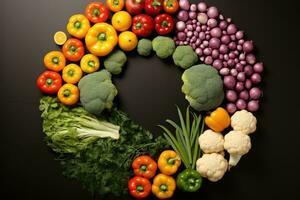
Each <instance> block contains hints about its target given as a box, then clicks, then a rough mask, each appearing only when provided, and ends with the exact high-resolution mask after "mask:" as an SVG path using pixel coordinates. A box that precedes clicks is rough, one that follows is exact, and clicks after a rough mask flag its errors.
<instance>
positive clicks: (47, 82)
mask: <svg viewBox="0 0 300 200" xmlns="http://www.w3.org/2000/svg"><path fill="white" fill-rule="evenodd" d="M52 83H53V80H52V79H51V78H47V79H46V85H48V86H50V85H52Z"/></svg>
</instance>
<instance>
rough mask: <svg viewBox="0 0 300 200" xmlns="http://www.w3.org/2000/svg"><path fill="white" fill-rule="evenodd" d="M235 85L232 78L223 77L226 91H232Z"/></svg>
mask: <svg viewBox="0 0 300 200" xmlns="http://www.w3.org/2000/svg"><path fill="white" fill-rule="evenodd" d="M235 84H236V80H235V78H234V77H233V76H231V75H228V76H225V77H224V86H225V88H227V89H233V88H234V86H235Z"/></svg>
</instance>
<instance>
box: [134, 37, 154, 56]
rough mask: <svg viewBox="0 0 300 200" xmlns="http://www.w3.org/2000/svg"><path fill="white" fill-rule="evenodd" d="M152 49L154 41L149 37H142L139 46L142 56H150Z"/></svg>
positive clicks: (139, 52)
mask: <svg viewBox="0 0 300 200" xmlns="http://www.w3.org/2000/svg"><path fill="white" fill-rule="evenodd" d="M151 51H152V42H151V40H149V39H141V40H140V41H139V43H138V46H137V52H138V54H139V55H141V56H149V55H150V54H151Z"/></svg>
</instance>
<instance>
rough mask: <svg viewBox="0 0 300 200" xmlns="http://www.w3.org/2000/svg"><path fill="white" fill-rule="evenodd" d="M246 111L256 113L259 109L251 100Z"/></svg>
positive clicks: (256, 103) (257, 103)
mask: <svg viewBox="0 0 300 200" xmlns="http://www.w3.org/2000/svg"><path fill="white" fill-rule="evenodd" d="M247 109H248V111H250V112H256V111H257V110H258V109H259V102H258V101H255V100H251V101H249V102H248V105H247Z"/></svg>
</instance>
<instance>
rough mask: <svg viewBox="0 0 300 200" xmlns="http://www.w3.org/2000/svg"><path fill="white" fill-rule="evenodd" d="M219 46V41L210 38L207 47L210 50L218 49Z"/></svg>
mask: <svg viewBox="0 0 300 200" xmlns="http://www.w3.org/2000/svg"><path fill="white" fill-rule="evenodd" d="M220 45H221V41H220V40H219V39H218V38H211V39H210V40H209V47H210V48H212V49H219V48H220Z"/></svg>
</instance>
